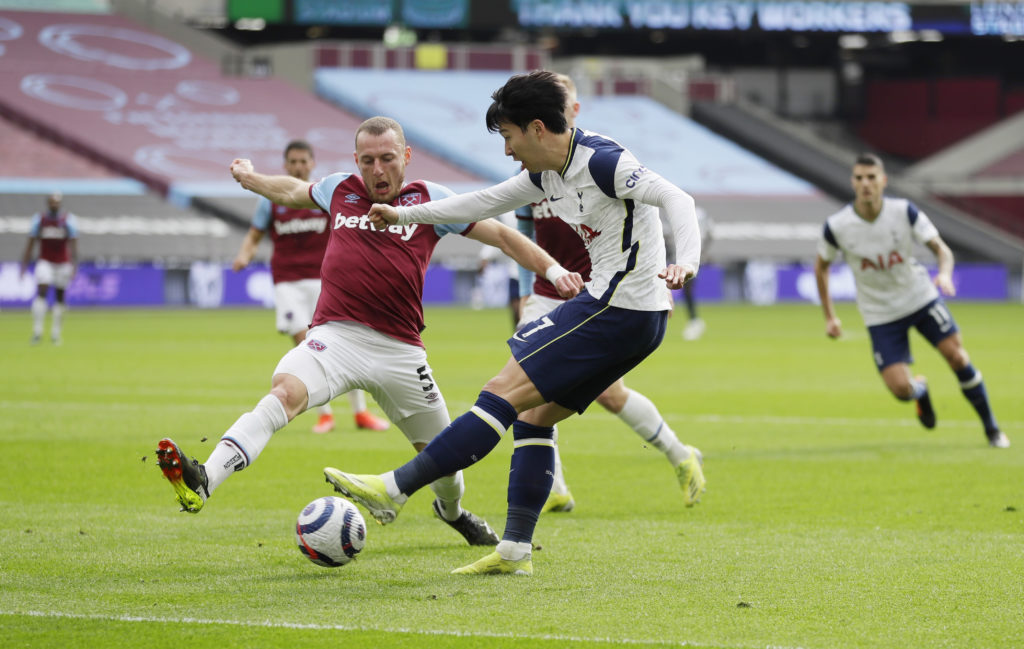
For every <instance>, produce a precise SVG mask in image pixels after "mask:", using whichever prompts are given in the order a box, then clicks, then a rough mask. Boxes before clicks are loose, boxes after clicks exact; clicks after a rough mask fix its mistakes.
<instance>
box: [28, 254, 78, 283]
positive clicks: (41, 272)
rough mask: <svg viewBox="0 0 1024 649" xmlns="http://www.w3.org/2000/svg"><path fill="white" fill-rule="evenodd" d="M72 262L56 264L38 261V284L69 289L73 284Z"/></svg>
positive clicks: (43, 260) (42, 260)
mask: <svg viewBox="0 0 1024 649" xmlns="http://www.w3.org/2000/svg"><path fill="white" fill-rule="evenodd" d="M72 270H73V268H72V266H71V262H64V263H62V264H55V263H53V262H52V261H46V260H45V259H39V260H37V261H36V284H39V285H41V286H56V287H57V288H67V287H68V284H70V283H71V273H72Z"/></svg>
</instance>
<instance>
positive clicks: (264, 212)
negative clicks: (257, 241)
mask: <svg viewBox="0 0 1024 649" xmlns="http://www.w3.org/2000/svg"><path fill="white" fill-rule="evenodd" d="M272 217H273V204H272V203H271V202H270V199H268V198H266V197H264V196H260V201H259V202H258V203H257V204H256V211H255V212H253V215H252V227H254V228H256V229H257V230H259V231H260V232H266V231H267V228H269V227H270V221H271V219H272Z"/></svg>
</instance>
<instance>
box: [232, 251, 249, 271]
mask: <svg viewBox="0 0 1024 649" xmlns="http://www.w3.org/2000/svg"><path fill="white" fill-rule="evenodd" d="M248 265H249V260H248V259H244V258H243V257H242V256H241V255H239V256H237V257H235V259H234V261H232V262H231V270H233V271H235V272H236V273H237V272H238V271H240V270H242V269H243V268H245V267H246V266H248Z"/></svg>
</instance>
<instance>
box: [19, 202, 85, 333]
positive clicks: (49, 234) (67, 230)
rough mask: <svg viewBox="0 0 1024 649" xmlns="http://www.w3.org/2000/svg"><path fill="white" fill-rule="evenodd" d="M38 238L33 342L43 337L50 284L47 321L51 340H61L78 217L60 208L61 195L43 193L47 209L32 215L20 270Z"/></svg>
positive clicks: (75, 259) (73, 267) (75, 260)
mask: <svg viewBox="0 0 1024 649" xmlns="http://www.w3.org/2000/svg"><path fill="white" fill-rule="evenodd" d="M37 241H38V242H39V258H38V259H37V260H36V266H35V276H36V297H35V298H34V299H33V300H32V344H33V345H37V344H39V341H40V340H41V339H42V337H43V323H44V321H45V320H46V310H47V301H48V296H49V292H50V286H53V288H54V303H53V318H52V320H51V321H50V340H51V341H52V342H53V344H54V345H59V344H60V342H61V329H62V326H63V324H64V312H65V311H67V303H66V302H65V300H64V293H65V291H66V290H67V287H68V284H70V283H71V278H72V277H74V276H75V271H77V270H78V217H76V216H75V215H74V214H72V213H70V212H66V211H64V210H62V209H61V195H60V194H59V193H56V192H54V193H53V194H50V195H49V196H47V197H46V211H45V212H38V213H36V214H35V215H34V216H33V217H32V223H31V225H29V230H28V243H26V244H25V254H24V255H23V256H22V260H21V273H22V274H23V275H24V274H25V273H26V272H28V267H29V265H30V264H31V263H32V250H33V248H35V244H36V242H37Z"/></svg>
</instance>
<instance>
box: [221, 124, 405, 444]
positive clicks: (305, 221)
mask: <svg viewBox="0 0 1024 649" xmlns="http://www.w3.org/2000/svg"><path fill="white" fill-rule="evenodd" d="M315 164H316V163H315V160H314V156H313V147H312V146H310V144H309V143H308V142H306V141H305V140H292V141H291V142H289V143H288V144H287V145H286V146H285V148H284V171H285V173H287V174H288V175H289V176H292V177H294V178H298V179H299V180H303V181H308V180H309V177H310V174H311V173H312V172H313V167H314V165H315ZM329 224H330V219H329V218H328V217H327V215H325V214H324V213H323V212H322V211H320V210H319V209H303V208H292V207H287V206H285V205H275V204H274V203H272V202H271V201H270V200H268V199H267V198H264V197H262V196H261V197H260V201H259V203H258V204H257V206H256V213H255V214H253V217H252V225H251V226H250V227H249V232H247V233H246V235H245V238H244V239H242V245H241V246H240V247H239V249H238V254H237V255H235V259H234V261H233V262H232V264H231V268H232V270H235V271H239V270H242V269H243V268H245V267H246V266H248V265H249V262H251V261H252V258H253V255H255V254H256V250H257V248H258V247H259V245H260V241H261V240H262V239H263V237H264V235H266V234H269V235H270V239H271V240H272V241H273V244H274V251H273V253H272V254H271V257H270V273H271V276H272V278H273V280H274V311H275V314H276V320H277V330H278V331H280V332H281V333H283V334H286V335H288V336H290V337H291V339H292V340H293V341H294V342H295V344H296V345H298V344H300V343H301V342H302V341H303V340H305V338H306V331H307V330H308V329H309V323H310V322H312V321H313V312H314V311H315V310H316V302H317V300H318V299H319V298H320V266H321V265H322V264H323V260H324V252H326V250H327V242H328V241H329V240H330V238H331V229H330V227H328V226H329ZM348 399H349V403H350V404H351V406H352V413H353V416H354V417H355V422H356V428H365V429H368V430H387V428H388V423H387V422H386V421H384V420H382V419H380V418H379V417H377V416H376V415H374V414H373V413H372V412H370V411H369V410H368V409H367V408H366V397H365V396H364V395H363V393H362V391H360V390H352V391H351V392H349V393H348ZM317 413H318V414H319V416H318V417H317V421H316V423H315V424H314V425H313V432H314V433H328V432H330V431H332V430H334V413H333V412H332V410H331V405H330V404H329V403H325V404H323V405H322V406H320V407H319V408H317Z"/></svg>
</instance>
